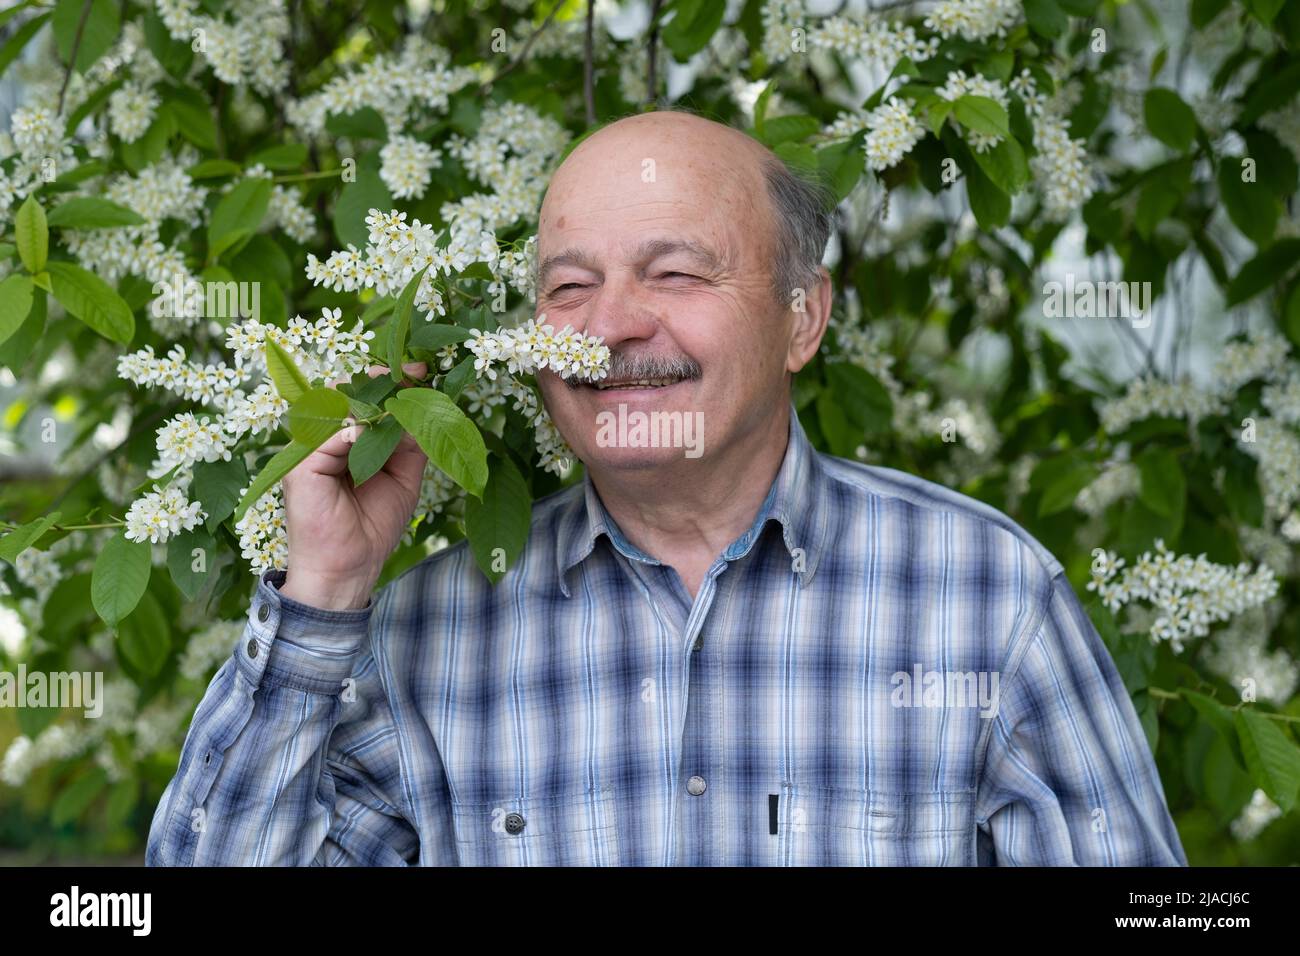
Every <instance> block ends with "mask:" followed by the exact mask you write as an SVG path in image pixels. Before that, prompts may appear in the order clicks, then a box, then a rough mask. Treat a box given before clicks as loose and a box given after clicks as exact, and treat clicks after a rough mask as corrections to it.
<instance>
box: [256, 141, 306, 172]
mask: <svg viewBox="0 0 1300 956" xmlns="http://www.w3.org/2000/svg"><path fill="white" fill-rule="evenodd" d="M306 162H307V147H306V146H304V145H303V144H302V143H281V144H280V145H279V146H271V147H269V148H267V149H264V150H261V151H260V152H256V153H254V154H253V155H252V156H250V157H249V159H248V164H249V165H250V166H253V165H256V164H258V163H261V164H262V165H263V166H265V167H266V168H267V169H301V168H302V167H303V166H304V165H305V164H306Z"/></svg>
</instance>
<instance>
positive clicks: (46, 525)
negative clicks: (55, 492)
mask: <svg viewBox="0 0 1300 956" xmlns="http://www.w3.org/2000/svg"><path fill="white" fill-rule="evenodd" d="M61 515H62V512H59V511H53V512H51V513H50V514H47V515H45V516H44V517H43V518H37V519H36V520H35V521H29V522H27V524H25V525H21V526H20V527H17V528H14V530H13V531H10V532H9V533H8V534H7V535H5V536H4V537H3V538H0V561H8V562H9V563H10V564H13V563H14V559H16V558H17V557H18V555H20V554H22V553H23V552H24V551H26V550H27V549H28V548H30V547H31V546H32V545H33V544H35V543H36V542H37V541H39V540H40V538H41V535H43V534H45V532H46V531H48V530H49V529H50V526H51V525H53V524H56V523H57V522H58V520H59V518H60V517H61Z"/></svg>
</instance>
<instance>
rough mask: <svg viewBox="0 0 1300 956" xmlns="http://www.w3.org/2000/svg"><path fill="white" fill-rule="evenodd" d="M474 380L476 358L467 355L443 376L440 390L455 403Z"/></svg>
mask: <svg viewBox="0 0 1300 956" xmlns="http://www.w3.org/2000/svg"><path fill="white" fill-rule="evenodd" d="M473 380H474V356H472V355H467V356H465V358H463V359H461V360H460V361H459V362H457V363H456V364H455V365H454V366H452V369H451V371H449V372H448V373H447V374H446V375H445V376H443V379H442V382H441V383H440V384H439V386H438V387H439V389H440V390H441V391H442V392H443V393H444V394H446V396H447V397H448V398H450V399H451V400H452V401H453V402H454V401H456V399H458V398H460V393H461V392H463V391H465V386H467V385H469V383H470V382H472V381H473Z"/></svg>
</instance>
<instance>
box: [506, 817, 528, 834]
mask: <svg viewBox="0 0 1300 956" xmlns="http://www.w3.org/2000/svg"><path fill="white" fill-rule="evenodd" d="M523 828H524V818H523V817H521V816H520V815H519V814H517V813H508V814H506V832H507V833H518V832H519V831H520V830H522V829H523Z"/></svg>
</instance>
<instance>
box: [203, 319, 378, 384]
mask: <svg viewBox="0 0 1300 956" xmlns="http://www.w3.org/2000/svg"><path fill="white" fill-rule="evenodd" d="M374 337H375V333H374V330H373V329H366V328H365V326H364V325H363V324H362V322H361V320H360V319H358V320H357V322H356V325H354V326H353V327H352V331H351V332H345V331H343V310H342V309H329V308H324V309H321V313H320V318H319V319H317V320H316V321H315V322H308V321H307V320H306V319H304V318H303V317H302V316H301V315H295V316H294V317H293V318H292V319H290V320H289V322H288V324H287V325H286V326H285V328H283V329H282V328H280V327H279V326H278V325H271V324H269V323H262V322H259V321H258V320H257V319H246V320H245V321H243V322H240V323H238V324H236V325H232V326H230V327H229V328H227V329H226V347H227V348H229V349H231V350H232V351H233V352H234V353H235V368H237V369H239V370H240V371H241V372H242V374H243V375H245V376H249V375H252V376H264V375H265V374H266V343H267V342H268V341H272V342H274V343H275V344H276V345H278V346H280V348H282V349H284V350H285V351H286V352H288V353H289V357H290V358H292V359H293V360H294V363H295V364H296V365H297V366H298V369H299V371H301V372H302V374H303V375H304V376H306V378H307V380H308V381H310V382H327V381H332V380H333V379H336V378H350V377H351V376H352V375H353V374H354V373H356V372H360V371H361V370H363V369H364V368H365V367H366V366H367V365H369V364H370V360H369V355H370V340H371V339H373V338H374Z"/></svg>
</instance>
